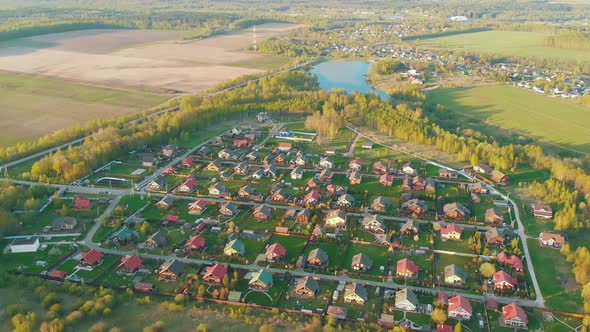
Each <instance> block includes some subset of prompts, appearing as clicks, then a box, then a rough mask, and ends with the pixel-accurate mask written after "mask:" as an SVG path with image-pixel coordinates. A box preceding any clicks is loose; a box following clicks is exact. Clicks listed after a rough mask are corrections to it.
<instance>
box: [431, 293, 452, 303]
mask: <svg viewBox="0 0 590 332" xmlns="http://www.w3.org/2000/svg"><path fill="white" fill-rule="evenodd" d="M448 304H449V295H448V294H447V293H438V295H437V296H436V302H435V304H434V305H436V306H445V305H448Z"/></svg>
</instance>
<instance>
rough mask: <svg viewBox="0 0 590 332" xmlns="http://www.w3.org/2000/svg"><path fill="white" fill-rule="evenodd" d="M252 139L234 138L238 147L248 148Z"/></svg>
mask: <svg viewBox="0 0 590 332" xmlns="http://www.w3.org/2000/svg"><path fill="white" fill-rule="evenodd" d="M250 143H251V142H250V140H247V139H244V138H234V147H236V148H238V149H246V148H248V147H249V146H250Z"/></svg>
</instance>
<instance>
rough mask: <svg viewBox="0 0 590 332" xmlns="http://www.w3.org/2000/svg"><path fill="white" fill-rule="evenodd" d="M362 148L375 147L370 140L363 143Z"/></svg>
mask: <svg viewBox="0 0 590 332" xmlns="http://www.w3.org/2000/svg"><path fill="white" fill-rule="evenodd" d="M361 148H363V149H367V150H370V149H372V148H373V143H369V142H367V143H363V145H361Z"/></svg>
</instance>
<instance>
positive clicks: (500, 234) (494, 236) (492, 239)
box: [486, 227, 506, 247]
mask: <svg viewBox="0 0 590 332" xmlns="http://www.w3.org/2000/svg"><path fill="white" fill-rule="evenodd" d="M504 241H506V238H505V235H504V231H503V230H502V229H498V228H496V227H494V228H490V229H488V230H487V231H486V244H487V246H489V247H499V246H502V245H504Z"/></svg>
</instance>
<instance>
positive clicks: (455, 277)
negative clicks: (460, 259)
mask: <svg viewBox="0 0 590 332" xmlns="http://www.w3.org/2000/svg"><path fill="white" fill-rule="evenodd" d="M466 279H467V275H466V274H465V272H464V271H463V270H462V269H461V268H460V267H459V266H458V265H457V264H451V265H447V266H445V284H449V285H463V284H464V283H465V280H466Z"/></svg>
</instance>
